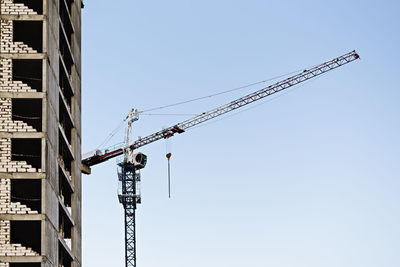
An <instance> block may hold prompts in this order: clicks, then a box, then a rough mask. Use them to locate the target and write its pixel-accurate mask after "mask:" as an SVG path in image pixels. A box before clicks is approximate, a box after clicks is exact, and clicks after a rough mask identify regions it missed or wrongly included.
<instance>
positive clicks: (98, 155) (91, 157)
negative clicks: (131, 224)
mask: <svg viewBox="0 0 400 267" xmlns="http://www.w3.org/2000/svg"><path fill="white" fill-rule="evenodd" d="M359 58H360V57H359V55H358V54H357V53H356V51H351V52H349V53H347V54H344V55H342V56H340V57H337V58H334V59H332V60H329V61H327V62H324V63H322V64H320V65H317V66H315V67H313V68H311V69H308V70H303V71H301V72H299V73H298V74H296V75H293V76H291V77H289V78H286V79H284V80H282V81H279V82H277V83H274V84H272V85H269V86H267V87H265V88H262V89H260V90H258V91H255V92H253V93H250V94H248V95H246V96H243V97H241V98H238V99H236V100H234V101H231V102H229V103H227V104H225V105H223V106H220V107H218V108H215V109H212V110H210V111H208V112H204V113H202V114H200V115H198V116H195V117H193V118H191V119H188V120H186V121H183V122H181V123H178V124H176V125H174V126H171V127H169V128H166V129H163V130H161V131H158V132H156V133H153V134H151V135H148V136H146V137H143V138H140V139H138V140H136V141H135V142H134V143H133V144H132V145H130V146H128V147H123V146H122V147H119V148H116V149H114V150H111V151H110V150H104V151H101V150H96V151H95V152H91V153H89V154H88V155H86V154H85V156H83V157H82V158H83V159H82V164H83V165H84V166H93V165H96V164H98V163H101V162H104V161H106V160H108V159H111V158H114V157H117V156H119V155H122V154H123V152H124V150H125V149H126V148H130V149H132V150H134V149H137V148H139V147H142V146H145V145H147V144H150V143H153V142H155V141H157V140H160V139H165V138H169V137H172V136H173V135H174V134H175V133H183V132H184V131H185V130H186V129H188V128H191V127H193V126H196V125H198V124H200V123H203V122H205V121H208V120H211V119H213V118H215V117H218V116H221V115H223V114H226V113H228V112H231V111H233V110H236V109H239V108H241V107H243V106H246V105H248V104H251V103H253V102H256V101H258V100H260V99H263V98H265V97H268V96H270V95H272V94H275V93H278V92H280V91H283V90H285V89H288V88H290V87H292V86H295V85H297V84H299V83H302V82H305V81H307V80H309V79H312V78H315V77H317V76H319V75H322V74H324V73H326V72H328V71H331V70H333V69H336V68H338V67H341V66H343V65H345V64H348V63H350V62H352V61H354V60H357V59H359Z"/></svg>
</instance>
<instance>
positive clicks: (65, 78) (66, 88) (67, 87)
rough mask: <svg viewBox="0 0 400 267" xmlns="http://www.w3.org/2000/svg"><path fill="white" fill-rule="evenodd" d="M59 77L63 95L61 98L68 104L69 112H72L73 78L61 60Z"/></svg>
mask: <svg viewBox="0 0 400 267" xmlns="http://www.w3.org/2000/svg"><path fill="white" fill-rule="evenodd" d="M59 76H60V88H61V92H62V95H61V97H62V98H63V99H62V100H64V101H65V102H66V104H67V107H68V108H69V110H71V103H72V96H73V95H74V93H73V90H72V84H71V82H72V76H71V75H70V73H68V72H66V69H64V66H63V65H62V63H61V60H60V66H59Z"/></svg>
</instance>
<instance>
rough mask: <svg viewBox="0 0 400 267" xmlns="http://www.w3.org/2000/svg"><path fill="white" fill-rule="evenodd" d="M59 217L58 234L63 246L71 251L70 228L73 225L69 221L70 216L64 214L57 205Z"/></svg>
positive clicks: (61, 208)
mask: <svg viewBox="0 0 400 267" xmlns="http://www.w3.org/2000/svg"><path fill="white" fill-rule="evenodd" d="M59 211H60V212H59V215H58V222H59V234H60V237H61V238H62V240H63V241H64V243H65V245H67V247H68V248H69V249H70V250H71V249H72V243H71V238H72V228H73V224H72V222H71V219H70V215H69V214H67V213H66V212H65V210H64V209H63V207H62V206H61V205H59Z"/></svg>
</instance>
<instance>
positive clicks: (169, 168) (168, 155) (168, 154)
mask: <svg viewBox="0 0 400 267" xmlns="http://www.w3.org/2000/svg"><path fill="white" fill-rule="evenodd" d="M171 155H172V154H171V153H167V154H166V155H165V156H166V157H167V159H168V198H171V167H170V163H169V160H170V159H171Z"/></svg>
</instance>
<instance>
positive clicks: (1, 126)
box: [0, 98, 36, 132]
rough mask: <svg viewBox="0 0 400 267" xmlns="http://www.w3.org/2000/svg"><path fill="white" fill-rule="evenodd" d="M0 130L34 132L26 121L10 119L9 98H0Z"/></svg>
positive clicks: (10, 107) (10, 106)
mask: <svg viewBox="0 0 400 267" xmlns="http://www.w3.org/2000/svg"><path fill="white" fill-rule="evenodd" d="M0 132H36V130H35V129H34V128H33V127H32V126H30V125H28V124H27V123H25V122H23V121H20V120H12V105H11V98H0Z"/></svg>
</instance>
